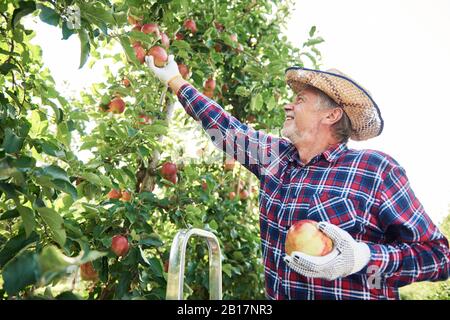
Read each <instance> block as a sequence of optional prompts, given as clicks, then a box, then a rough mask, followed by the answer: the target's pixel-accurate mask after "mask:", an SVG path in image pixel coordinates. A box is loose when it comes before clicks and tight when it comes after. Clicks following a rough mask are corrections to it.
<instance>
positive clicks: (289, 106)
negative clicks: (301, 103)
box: [284, 102, 294, 112]
mask: <svg viewBox="0 0 450 320" xmlns="http://www.w3.org/2000/svg"><path fill="white" fill-rule="evenodd" d="M293 105H294V104H293V103H292V102H291V103H288V104H286V105H285V106H284V111H286V112H287V111H292V110H293Z"/></svg>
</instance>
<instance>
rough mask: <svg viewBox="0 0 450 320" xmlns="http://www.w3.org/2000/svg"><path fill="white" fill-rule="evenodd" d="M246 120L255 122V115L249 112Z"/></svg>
mask: <svg viewBox="0 0 450 320" xmlns="http://www.w3.org/2000/svg"><path fill="white" fill-rule="evenodd" d="M246 120H247V121H248V122H250V123H255V121H256V116H255V115H253V114H249V115H248V116H247V118H246Z"/></svg>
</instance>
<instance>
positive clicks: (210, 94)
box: [203, 89, 214, 98]
mask: <svg viewBox="0 0 450 320" xmlns="http://www.w3.org/2000/svg"><path fill="white" fill-rule="evenodd" d="M203 95H204V96H206V97H208V98H212V97H213V96H214V90H206V89H205V90H203Z"/></svg>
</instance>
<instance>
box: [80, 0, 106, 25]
mask: <svg viewBox="0 0 450 320" xmlns="http://www.w3.org/2000/svg"><path fill="white" fill-rule="evenodd" d="M80 11H81V16H82V17H84V18H86V19H87V20H89V21H91V22H93V23H94V24H96V25H99V24H101V23H106V24H108V25H112V24H114V23H115V20H114V17H113V15H112V12H111V11H109V10H106V9H105V8H103V7H102V6H101V5H100V3H92V2H88V3H87V4H84V3H80Z"/></svg>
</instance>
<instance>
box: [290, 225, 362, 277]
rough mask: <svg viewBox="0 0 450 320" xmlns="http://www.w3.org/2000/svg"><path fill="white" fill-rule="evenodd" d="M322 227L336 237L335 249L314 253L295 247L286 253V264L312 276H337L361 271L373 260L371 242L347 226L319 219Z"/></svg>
mask: <svg viewBox="0 0 450 320" xmlns="http://www.w3.org/2000/svg"><path fill="white" fill-rule="evenodd" d="M318 227H319V229H320V230H321V231H322V232H323V233H325V234H326V235H327V236H328V237H330V239H331V240H332V241H333V244H334V248H333V251H332V252H330V253H329V254H327V255H326V256H323V257H314V256H310V255H307V254H304V253H302V252H298V251H294V252H292V255H291V256H289V255H285V257H284V261H285V262H286V264H287V265H288V266H289V267H290V268H291V269H292V270H294V271H296V272H297V273H299V274H301V275H303V276H305V277H309V278H321V279H326V280H335V279H337V278H341V277H346V276H348V275H350V274H353V273H355V272H358V271H360V270H361V269H362V268H364V267H365V266H366V265H367V264H368V263H369V260H370V249H369V247H368V246H367V244H365V243H363V242H357V241H355V239H353V237H352V236H351V235H350V234H349V233H348V232H347V231H345V230H342V229H341V228H339V227H338V226H335V225H333V224H330V223H328V222H319V224H318Z"/></svg>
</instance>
